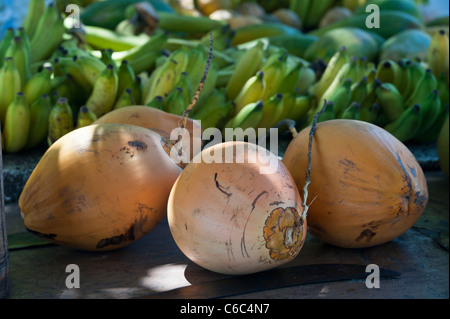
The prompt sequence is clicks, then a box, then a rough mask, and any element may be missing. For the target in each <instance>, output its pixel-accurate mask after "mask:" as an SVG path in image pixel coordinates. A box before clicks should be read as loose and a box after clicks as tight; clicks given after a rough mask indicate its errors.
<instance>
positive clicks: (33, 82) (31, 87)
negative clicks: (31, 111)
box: [23, 67, 53, 105]
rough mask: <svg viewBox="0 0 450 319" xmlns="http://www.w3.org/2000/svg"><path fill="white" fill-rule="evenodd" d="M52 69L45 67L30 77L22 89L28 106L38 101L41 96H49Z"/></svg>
mask: <svg viewBox="0 0 450 319" xmlns="http://www.w3.org/2000/svg"><path fill="white" fill-rule="evenodd" d="M52 75H53V69H52V68H51V67H45V68H43V69H42V70H41V71H40V72H38V73H35V74H33V75H32V76H31V78H30V79H29V80H28V82H27V83H25V86H24V88H23V92H24V93H25V96H26V97H27V103H28V105H32V104H33V102H34V101H36V100H37V99H39V98H40V97H41V95H42V94H49V93H50V90H51V88H52V80H51V77H52Z"/></svg>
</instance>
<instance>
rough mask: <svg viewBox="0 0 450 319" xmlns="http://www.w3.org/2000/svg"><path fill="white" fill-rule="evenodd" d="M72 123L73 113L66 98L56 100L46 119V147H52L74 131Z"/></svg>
mask: <svg viewBox="0 0 450 319" xmlns="http://www.w3.org/2000/svg"><path fill="white" fill-rule="evenodd" d="M73 122H74V120H73V113H72V109H71V107H70V105H69V103H68V101H67V98H65V97H60V98H58V100H57V101H56V104H55V105H54V106H53V107H52V109H51V110H50V115H49V117H48V135H47V143H48V145H49V146H50V145H52V144H53V143H55V142H56V141H57V140H58V139H59V138H61V137H62V136H64V135H66V134H67V133H69V132H71V131H72V130H73V129H74V123H73Z"/></svg>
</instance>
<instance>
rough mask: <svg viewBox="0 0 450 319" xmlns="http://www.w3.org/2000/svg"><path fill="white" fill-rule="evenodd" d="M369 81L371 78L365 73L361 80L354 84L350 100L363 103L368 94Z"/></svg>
mask: <svg viewBox="0 0 450 319" xmlns="http://www.w3.org/2000/svg"><path fill="white" fill-rule="evenodd" d="M368 83H369V79H368V77H367V76H365V75H364V76H363V77H362V78H361V80H359V81H358V82H356V83H355V84H353V85H352V88H351V90H352V96H351V98H350V102H358V103H360V104H361V103H363V101H364V99H365V98H366V96H367V86H368Z"/></svg>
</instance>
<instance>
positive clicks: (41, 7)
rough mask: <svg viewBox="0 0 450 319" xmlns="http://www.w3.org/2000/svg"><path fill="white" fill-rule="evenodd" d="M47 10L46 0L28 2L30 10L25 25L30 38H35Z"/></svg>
mask: <svg viewBox="0 0 450 319" xmlns="http://www.w3.org/2000/svg"><path fill="white" fill-rule="evenodd" d="M44 11H45V0H31V1H29V2H28V11H27V15H26V16H25V19H24V21H23V27H24V29H25V31H26V32H27V35H28V37H29V38H30V39H32V38H33V35H34V33H35V32H36V29H37V26H38V24H39V19H40V18H41V16H42V15H43V14H44Z"/></svg>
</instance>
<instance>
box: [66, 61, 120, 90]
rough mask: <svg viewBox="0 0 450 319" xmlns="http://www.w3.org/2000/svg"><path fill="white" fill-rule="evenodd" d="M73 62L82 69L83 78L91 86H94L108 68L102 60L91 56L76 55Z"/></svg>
mask: <svg viewBox="0 0 450 319" xmlns="http://www.w3.org/2000/svg"><path fill="white" fill-rule="evenodd" d="M73 60H74V61H75V62H76V64H78V66H79V67H80V72H81V74H82V76H83V77H84V79H85V81H86V82H87V83H88V84H89V85H90V86H94V84H95V82H96V81H97V78H98V77H99V76H100V73H101V72H102V71H103V70H104V69H105V67H106V65H105V64H104V63H103V62H102V61H101V60H100V59H98V58H96V57H94V56H92V55H90V54H83V55H75V56H74V57H73ZM113 67H114V66H113Z"/></svg>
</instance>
